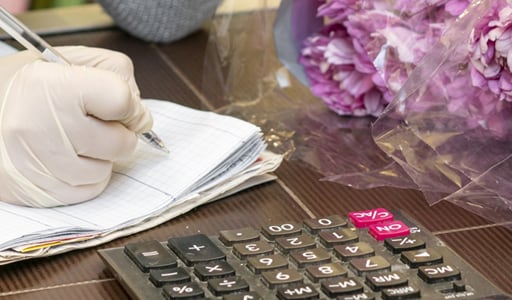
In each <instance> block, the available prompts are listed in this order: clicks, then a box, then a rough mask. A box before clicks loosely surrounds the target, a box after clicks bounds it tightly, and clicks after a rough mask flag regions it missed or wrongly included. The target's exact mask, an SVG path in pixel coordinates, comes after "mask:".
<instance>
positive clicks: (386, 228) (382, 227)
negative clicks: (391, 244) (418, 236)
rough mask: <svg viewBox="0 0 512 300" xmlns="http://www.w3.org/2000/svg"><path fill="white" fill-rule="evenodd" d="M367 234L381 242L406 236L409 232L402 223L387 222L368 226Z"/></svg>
mask: <svg viewBox="0 0 512 300" xmlns="http://www.w3.org/2000/svg"><path fill="white" fill-rule="evenodd" d="M368 232H369V233H370V235H371V236H373V237H374V238H375V239H376V240H377V241H383V240H385V239H387V238H394V237H401V236H406V235H409V233H411V230H410V229H409V227H408V226H407V225H405V224H404V223H403V222H402V221H397V220H395V221H389V222H384V223H379V224H371V225H370V226H368Z"/></svg>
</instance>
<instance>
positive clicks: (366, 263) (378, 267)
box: [349, 255, 391, 276]
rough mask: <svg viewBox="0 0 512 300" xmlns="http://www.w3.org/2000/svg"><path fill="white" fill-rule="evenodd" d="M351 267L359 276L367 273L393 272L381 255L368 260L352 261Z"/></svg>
mask: <svg viewBox="0 0 512 300" xmlns="http://www.w3.org/2000/svg"><path fill="white" fill-rule="evenodd" d="M349 266H350V267H351V268H352V270H354V272H355V273H356V274H357V275H359V276H361V275H363V274H365V273H367V272H376V271H388V270H391V265H390V263H389V262H388V261H387V260H386V259H385V258H384V257H382V256H380V255H377V256H372V257H368V258H355V259H353V260H351V261H350V265H349Z"/></svg>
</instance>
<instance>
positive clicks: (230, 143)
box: [0, 99, 282, 264]
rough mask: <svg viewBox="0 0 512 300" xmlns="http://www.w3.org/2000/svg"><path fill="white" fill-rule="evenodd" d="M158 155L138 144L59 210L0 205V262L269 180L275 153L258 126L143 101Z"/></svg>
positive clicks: (154, 219) (71, 245)
mask: <svg viewBox="0 0 512 300" xmlns="http://www.w3.org/2000/svg"><path fill="white" fill-rule="evenodd" d="M144 101H145V102H146V104H147V106H148V108H149V109H150V110H151V112H152V114H153V118H154V127H153V129H154V131H155V132H157V133H158V134H159V136H160V137H161V138H162V139H163V140H164V141H165V143H166V146H167V148H168V149H169V151H170V153H169V154H166V153H163V152H162V151H158V150H156V149H154V148H152V147H151V146H149V145H147V144H145V143H143V142H140V143H139V144H138V146H137V149H136V151H135V154H134V155H133V156H132V157H130V159H129V160H126V161H119V162H116V163H115V165H114V170H113V176H112V179H111V182H110V183H109V185H108V187H107V189H106V190H105V191H104V192H103V193H102V194H101V195H99V196H98V197H97V198H95V199H93V200H90V201H87V202H84V203H80V204H76V205H70V206H65V207H56V208H29V207H21V206H15V205H10V204H7V203H0V220H1V221H0V224H1V226H0V264H7V263H11V262H14V261H19V260H23V259H28V258H33V257H42V256H49V255H55V254H58V253H63V252H67V251H70V250H73V249H79V248H85V247H91V246H95V245H98V244H101V243H105V242H107V241H110V240H113V239H115V238H118V237H122V236H126V235H129V234H132V233H135V232H139V231H142V230H145V229H148V228H151V227H154V226H156V225H159V224H161V223H163V222H165V221H168V220H170V219H172V218H174V217H176V216H178V215H181V214H183V213H185V212H187V211H189V210H191V209H193V208H195V207H197V206H199V205H202V204H204V203H206V202H209V201H213V200H217V199H220V198H222V197H225V196H227V195H230V194H232V193H235V192H237V191H239V190H241V189H245V188H247V187H250V186H254V185H256V184H260V183H262V182H267V181H269V180H273V179H275V177H274V176H273V175H272V174H271V172H272V171H274V170H275V169H276V168H277V167H278V166H279V165H280V163H281V161H282V156H280V155H277V154H273V153H271V152H269V151H266V150H265V148H266V144H265V142H264V139H263V135H262V133H261V130H260V128H259V127H257V126H255V125H253V124H251V123H248V122H246V121H243V120H240V119H237V118H234V117H230V116H225V115H220V114H216V113H213V112H208V111H200V110H195V109H191V108H188V107H185V106H181V105H178V104H175V103H172V102H169V101H161V100H154V99H147V100H144Z"/></svg>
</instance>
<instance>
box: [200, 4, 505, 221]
mask: <svg viewBox="0 0 512 300" xmlns="http://www.w3.org/2000/svg"><path fill="white" fill-rule="evenodd" d="M228 2H229V1H228ZM334 2H335V1H332V2H331V1H327V2H325V1H311V0H293V1H292V0H283V1H281V5H280V7H279V10H278V11H277V12H275V11H273V10H271V9H269V10H260V11H253V12H250V13H246V14H243V15H236V14H226V15H223V16H221V17H219V18H217V19H216V20H215V21H214V22H213V24H212V30H211V35H210V41H209V44H208V48H209V49H208V51H207V53H208V56H207V58H206V60H205V72H204V74H205V77H204V79H205V80H204V83H205V85H204V88H208V89H210V90H211V89H213V88H215V89H216V90H217V91H218V94H217V95H218V97H220V98H222V99H223V100H228V101H229V103H230V104H229V105H227V106H223V107H219V108H218V110H219V111H222V112H224V113H230V114H234V115H237V116H239V117H242V118H244V119H247V120H249V121H251V122H254V123H256V124H258V125H260V126H261V127H262V128H263V129H264V131H265V133H266V138H267V141H268V142H269V146H270V148H271V150H273V151H275V152H279V153H284V154H287V157H288V159H290V160H295V161H299V162H301V163H304V164H306V165H307V166H309V167H311V168H312V169H314V170H315V171H318V172H320V173H321V174H322V175H324V178H323V180H328V181H333V182H337V183H340V184H344V185H348V186H352V187H354V188H360V189H365V188H373V187H378V186H392V187H398V188H414V189H418V190H420V191H422V192H423V193H424V195H425V198H426V199H427V201H428V202H429V203H431V204H434V203H436V202H438V201H441V200H447V201H451V202H453V203H455V204H457V205H460V206H462V207H464V208H465V209H468V210H470V211H472V212H474V213H476V214H478V215H480V216H482V217H484V218H486V219H488V220H490V221H493V222H496V223H501V222H508V221H511V220H512V181H510V180H509V177H510V175H512V168H511V167H512V122H511V120H512V118H511V117H512V115H511V114H512V105H511V103H512V102H511V98H510V95H509V92H510V91H512V88H511V87H510V85H512V84H509V82H512V80H510V79H511V78H512V77H509V75H508V74H509V73H510V66H512V50H510V53H511V54H510V57H511V58H510V62H509V63H508V64H510V65H508V64H507V58H508V56H507V55H509V54H508V52H506V51H503V49H502V48H503V47H504V46H503V45H505V46H507V45H510V49H512V42H511V43H510V44H508V39H509V34H508V31H510V32H512V26H510V25H509V23H512V17H510V16H512V12H511V11H512V9H511V8H510V7H511V4H510V3H509V2H508V1H506V0H497V1H496V0H494V1H493V0H475V1H473V2H471V3H469V0H437V1H435V0H432V1H418V2H416V1H405V0H395V1H378V0H375V1H368V0H367V1H362V0H347V1H345V2H351V3H352V4H354V5H353V8H354V10H352V11H338V12H337V15H329V16H327V17H326V16H322V18H319V17H318V16H317V12H318V9H322V8H321V5H325V4H326V3H329V4H333V3H334ZM260 3H261V4H262V5H263V6H264V5H265V3H266V2H265V1H261V2H260ZM421 3H427V4H428V5H424V6H423V7H422V6H421ZM461 8H464V9H461ZM358 10H361V11H362V10H366V11H365V14H359V15H358V12H359V11H358ZM372 10H373V11H372ZM368 11H372V14H368V13H367V12H368ZM343 13H346V14H347V15H351V16H352V17H351V18H352V19H351V20H352V24H351V26H353V27H352V30H356V31H355V32H356V33H357V34H359V35H357V38H358V41H359V43H358V46H360V48H357V49H358V51H360V52H361V53H363V52H364V54H366V55H367V56H366V58H365V59H366V60H365V61H363V63H361V65H363V66H366V67H368V68H366V69H369V67H370V66H369V65H368V64H367V62H371V64H372V67H373V68H374V73H372V74H370V72H368V73H365V74H367V75H368V74H369V75H368V77H369V76H371V80H372V83H373V85H372V87H371V88H373V89H374V90H375V91H378V92H379V97H380V101H381V102H379V103H381V104H382V105H381V106H380V107H377V106H375V105H370V104H368V103H369V101H367V99H365V98H364V97H365V95H366V96H367V95H368V94H369V93H370V92H368V91H369V90H370V88H366V89H365V90H363V91H364V92H365V93H361V92H360V91H359V92H358V93H357V94H352V95H349V96H351V97H353V98H354V99H355V98H357V97H360V98H358V99H362V100H358V99H355V100H352V102H351V103H350V105H351V106H347V107H348V109H347V108H346V107H341V108H340V106H339V105H338V106H336V105H334V104H332V103H331V102H329V100H327V101H326V99H320V98H321V97H319V96H318V95H317V96H314V95H313V93H312V91H313V92H314V91H315V87H314V85H315V84H316V83H318V81H315V78H312V77H311V76H310V75H308V74H307V72H305V69H306V68H307V67H308V65H307V64H304V63H303V61H302V63H299V62H301V51H303V49H304V48H303V47H304V39H305V38H306V37H308V36H311V35H314V34H315V32H318V30H322V28H325V26H324V25H325V24H326V22H331V21H333V20H334V21H336V17H337V16H342V15H343ZM368 16H370V17H371V19H368ZM358 17H360V18H359V19H358ZM365 17H366V18H367V19H365ZM509 17H510V18H509ZM234 18H244V20H245V21H243V22H239V21H238V22H234V21H235V19H234ZM326 19H328V21H326ZM371 26H373V27H371ZM363 27H364V28H363ZM489 28H491V29H489ZM497 32H498V33H499V34H498V33H497ZM356 33H354V31H353V32H352V34H354V35H355V34H356ZM489 36H490V37H491V38H489ZM496 36H498V39H501V40H500V41H499V42H501V49H500V45H498V44H497V43H498V41H497V40H496V39H495V40H492V38H494V37H496ZM510 36H512V33H511V34H510ZM485 38H487V39H485ZM484 39H485V41H484V42H482V40H484ZM490 40H492V41H493V43H492V47H494V48H493V49H492V50H493V51H494V52H493V53H492V55H490V54H489V53H485V52H484V50H488V48H489V47H487V48H486V49H484V48H485V47H483V46H485V45H487V46H489V45H491V44H490V42H489V41H490ZM511 41H512V38H511ZM485 42H487V44H486V43H485ZM494 42H496V43H494ZM472 43H473V44H477V46H478V45H479V46H480V47H476V49H478V51H481V52H478V53H475V50H474V49H475V47H469V46H468V45H471V44H472ZM478 43H480V44H478ZM274 46H275V47H276V48H277V49H276V48H274ZM356 46H357V45H356ZM505 48H506V47H505ZM505 50H507V49H505ZM498 51H502V52H504V53H505V54H503V55H502V57H501V58H500V59H501V61H500V62H502V63H503V64H502V68H501V69H500V70H499V72H498V71H497V70H496V68H497V67H496V64H494V63H492V62H491V56H492V58H495V57H497V56H498V54H497V53H498ZM507 51H508V50H507ZM302 54H304V53H302ZM302 56H303V55H302ZM482 57H483V58H482ZM478 59H480V60H478ZM360 62H361V61H360ZM365 63H366V64H365ZM479 63H480V64H479ZM482 65H483V66H482ZM475 66H476V67H475ZM359 69H365V68H359ZM361 73H364V70H363V71H361ZM497 73H499V74H497ZM377 75H378V76H377ZM308 76H309V77H308ZM483 76H487V77H486V78H483ZM493 76H494V77H493ZM346 80H348V79H346ZM347 89H348V88H347ZM317 90H318V89H317ZM322 100H323V101H322ZM357 101H359V102H357ZM354 103H355V104H354ZM326 104H327V105H326Z"/></svg>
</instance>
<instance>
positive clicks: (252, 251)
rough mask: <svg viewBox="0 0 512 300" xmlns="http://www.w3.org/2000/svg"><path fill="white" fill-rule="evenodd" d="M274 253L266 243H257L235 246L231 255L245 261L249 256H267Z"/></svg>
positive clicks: (271, 247) (272, 248)
mask: <svg viewBox="0 0 512 300" xmlns="http://www.w3.org/2000/svg"><path fill="white" fill-rule="evenodd" d="M272 253H274V247H273V246H272V245H271V244H270V243H268V242H266V241H257V242H253V243H247V244H235V245H234V246H233V254H234V255H236V257H238V258H239V259H245V258H246V257H249V256H256V255H268V254H272Z"/></svg>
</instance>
